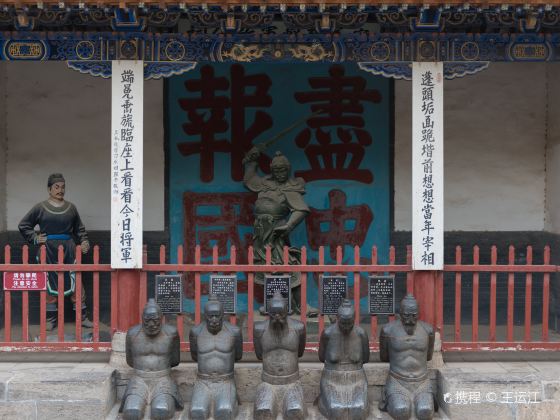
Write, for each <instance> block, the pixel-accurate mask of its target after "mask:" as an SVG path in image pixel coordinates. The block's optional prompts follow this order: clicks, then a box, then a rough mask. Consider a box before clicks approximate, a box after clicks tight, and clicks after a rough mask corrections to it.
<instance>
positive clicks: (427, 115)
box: [412, 62, 443, 270]
mask: <svg viewBox="0 0 560 420" xmlns="http://www.w3.org/2000/svg"><path fill="white" fill-rule="evenodd" d="M412 255H413V263H412V268H413V269H414V270H443V63H442V62H438V63H416V62H415V63H412Z"/></svg>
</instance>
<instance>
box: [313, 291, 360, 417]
mask: <svg viewBox="0 0 560 420" xmlns="http://www.w3.org/2000/svg"><path fill="white" fill-rule="evenodd" d="M319 360H321V362H324V363H325V368H324V370H323V374H322V376H321V386H320V395H319V411H321V413H322V414H323V415H324V416H325V417H326V418H328V419H340V420H342V419H344V420H362V419H365V418H367V415H368V410H369V406H368V384H367V378H366V373H365V372H364V368H363V364H364V363H367V362H369V341H368V336H367V334H366V333H365V331H364V330H363V329H362V328H360V327H359V326H355V325H354V305H353V304H352V303H351V302H350V301H349V300H347V299H345V300H344V301H343V303H342V305H340V307H339V308H338V316H337V321H336V324H333V325H330V326H329V327H328V328H327V329H326V330H324V331H323V333H322V334H321V339H320V344H319Z"/></svg>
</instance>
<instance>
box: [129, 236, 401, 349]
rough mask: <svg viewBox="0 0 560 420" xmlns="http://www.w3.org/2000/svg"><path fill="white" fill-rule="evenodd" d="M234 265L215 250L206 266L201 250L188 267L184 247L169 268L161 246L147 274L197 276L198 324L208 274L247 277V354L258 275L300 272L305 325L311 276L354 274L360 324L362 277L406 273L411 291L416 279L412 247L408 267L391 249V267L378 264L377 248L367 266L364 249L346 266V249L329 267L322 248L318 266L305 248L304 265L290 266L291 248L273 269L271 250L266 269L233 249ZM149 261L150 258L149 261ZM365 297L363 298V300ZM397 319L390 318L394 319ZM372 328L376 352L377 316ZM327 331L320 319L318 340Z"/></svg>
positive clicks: (312, 344) (313, 345)
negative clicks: (239, 257) (203, 278)
mask: <svg viewBox="0 0 560 420" xmlns="http://www.w3.org/2000/svg"><path fill="white" fill-rule="evenodd" d="M229 255H230V261H229V263H227V264H224V263H220V262H219V258H218V248H217V247H213V248H212V256H211V262H210V263H207V264H204V263H202V259H203V257H202V255H201V247H200V246H197V247H196V249H195V257H194V263H193V264H185V263H183V256H184V253H183V247H182V246H180V247H178V249H177V263H176V264H169V263H166V248H165V246H163V245H162V246H161V248H160V261H159V263H158V264H147V263H145V264H144V265H143V267H144V268H143V271H144V273H149V272H153V273H158V272H169V271H172V272H178V273H185V274H189V273H192V274H194V303H195V310H194V323H195V324H197V323H199V322H200V320H201V296H202V281H201V275H202V274H204V273H243V274H245V275H246V278H247V300H248V311H247V322H246V324H245V325H244V328H243V329H244V330H245V331H244V338H245V342H244V349H245V350H246V351H252V350H253V325H254V322H255V311H254V304H253V302H254V297H255V281H254V280H255V279H254V276H255V273H257V272H264V273H270V272H283V273H292V272H299V273H301V300H302V308H301V315H300V318H301V321H302V322H303V323H306V324H307V322H308V319H307V276H308V274H309V273H320V274H322V273H341V274H342V273H352V276H353V279H354V286H353V291H352V295H353V298H354V305H355V309H356V322H357V323H360V321H363V317H364V315H363V314H362V315H361V316H360V300H359V297H360V296H361V295H363V293H362V292H361V290H362V289H361V287H360V286H361V276H360V273H371V274H373V273H380V272H382V273H390V274H395V273H406V274H407V286H408V287H409V290H412V277H411V276H410V273H411V272H412V266H411V261H412V258H411V252H410V247H408V248H407V259H406V261H407V262H406V263H405V264H395V248H394V247H390V249H389V264H378V263H377V248H376V247H373V248H372V251H371V262H370V263H369V264H363V263H362V261H361V257H360V248H359V247H355V248H354V249H353V257H352V259H353V264H342V261H343V250H342V247H337V249H336V263H335V264H325V250H324V248H323V247H319V250H318V264H308V261H307V249H306V248H305V247H302V248H301V265H289V264H288V261H289V249H288V248H287V247H285V248H284V253H283V259H284V264H283V265H272V264H271V250H270V249H267V251H266V255H265V264H264V265H255V264H254V263H253V260H254V255H253V249H252V247H249V249H248V253H247V262H246V263H239V262H238V261H237V250H236V248H235V247H231V249H230V253H229ZM145 261H146V258H145ZM141 281H142V283H143V284H141V286H140V290H144V289H146V288H147V276H143V277H142V280H141ZM146 296H147V295H146V294H144V293H141V300H140V305H139V306H140V308H142V307H143V306H144V304H145V302H146ZM362 297H363V296H362ZM185 317H186V315H179V316H177V328H178V330H179V334H180V335H181V344H182V348H183V350H187V349H188V342H187V341H185V336H184V331H183V328H184V324H185ZM392 318H393V317H390V319H392ZM370 319H371V320H370V325H371V339H370V344H371V347H372V349H374V350H375V349H377V348H378V342H377V316H375V315H373V316H370ZM230 321H231V322H232V323H237V322H238V320H237V317H236V316H234V315H233V316H231V317H230ZM324 327H325V317H324V316H319V319H318V332H317V334H316V336H317V337H318V336H320V334H321V332H322V331H323V329H324ZM318 346H319V343H318V339H315V340H313V339H311V340H308V342H307V349H308V350H310V351H317V349H318Z"/></svg>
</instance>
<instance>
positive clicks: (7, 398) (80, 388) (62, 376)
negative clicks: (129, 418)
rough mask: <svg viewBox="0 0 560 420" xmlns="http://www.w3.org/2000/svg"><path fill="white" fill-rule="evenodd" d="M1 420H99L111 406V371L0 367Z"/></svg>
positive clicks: (47, 366) (47, 365)
mask: <svg viewBox="0 0 560 420" xmlns="http://www.w3.org/2000/svg"><path fill="white" fill-rule="evenodd" d="M0 396H1V397H0V418H1V419H4V418H5V419H76V418H87V419H103V418H105V416H106V415H107V413H108V412H109V411H110V410H111V409H112V407H113V405H114V404H115V390H114V385H113V369H112V368H111V367H109V366H107V365H101V366H100V365H99V364H91V365H90V364H73V363H16V364H2V366H1V367H0Z"/></svg>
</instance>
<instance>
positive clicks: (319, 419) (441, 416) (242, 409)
mask: <svg viewBox="0 0 560 420" xmlns="http://www.w3.org/2000/svg"><path fill="white" fill-rule="evenodd" d="M148 412H149V411H146V413H145V414H144V420H149V418H150V417H149V415H148V414H147V413H148ZM189 418H190V416H189V405H188V404H185V408H184V410H183V411H180V412H179V411H178V412H176V413H175V416H173V419H172V420H188V419H189ZM281 418H282V417H281V416H278V420H281ZM235 419H236V420H252V419H253V405H252V404H250V403H242V404H241V405H240V406H239V414H238V415H237V417H236V418H235ZM306 419H309V420H325V419H326V417H324V416H323V415H322V414H321V413H320V412H319V409H318V408H317V406H315V405H313V404H307V417H306ZM368 419H371V420H391V416H389V415H388V414H387V413H383V412H381V411H379V409H378V408H377V402H375V403H374V404H372V405H371V406H370V414H369V416H368ZM434 419H435V420H448V419H449V417H447V416H446V415H445V413H444V412H443V411H441V410H440V411H439V412H437V413H435V416H434ZM106 420H122V415H120V414H119V404H115V406H114V407H113V409H112V410H111V412H110V413H109V415H108V416H107V418H106Z"/></svg>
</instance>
